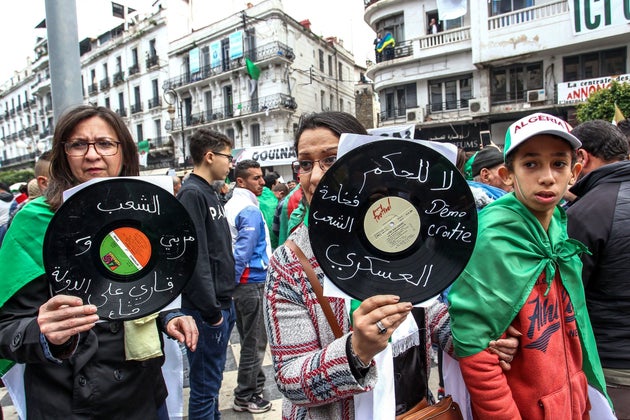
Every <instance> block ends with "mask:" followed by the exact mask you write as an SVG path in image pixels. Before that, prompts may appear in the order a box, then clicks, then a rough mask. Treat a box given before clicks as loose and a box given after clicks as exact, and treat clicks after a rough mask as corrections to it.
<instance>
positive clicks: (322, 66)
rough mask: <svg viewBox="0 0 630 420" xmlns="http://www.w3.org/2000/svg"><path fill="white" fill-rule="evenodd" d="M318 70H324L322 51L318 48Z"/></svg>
mask: <svg viewBox="0 0 630 420" xmlns="http://www.w3.org/2000/svg"><path fill="white" fill-rule="evenodd" d="M319 71H321V72H322V73H323V72H324V51H322V50H319Z"/></svg>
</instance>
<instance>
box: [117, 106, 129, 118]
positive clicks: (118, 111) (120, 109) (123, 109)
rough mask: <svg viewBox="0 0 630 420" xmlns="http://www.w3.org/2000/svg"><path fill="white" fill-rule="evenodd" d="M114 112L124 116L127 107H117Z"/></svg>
mask: <svg viewBox="0 0 630 420" xmlns="http://www.w3.org/2000/svg"><path fill="white" fill-rule="evenodd" d="M116 114H118V115H120V116H121V117H126V116H127V108H119V109H117V110H116Z"/></svg>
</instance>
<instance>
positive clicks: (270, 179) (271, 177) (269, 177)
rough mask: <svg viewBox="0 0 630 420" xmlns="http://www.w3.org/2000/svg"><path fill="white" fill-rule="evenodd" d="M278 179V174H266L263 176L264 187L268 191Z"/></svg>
mask: <svg viewBox="0 0 630 420" xmlns="http://www.w3.org/2000/svg"><path fill="white" fill-rule="evenodd" d="M279 178H280V174H278V173H277V172H268V173H266V174H265V176H263V179H264V180H265V187H267V188H269V189H271V188H273V186H274V184H275V183H276V181H277V180H278V179H279Z"/></svg>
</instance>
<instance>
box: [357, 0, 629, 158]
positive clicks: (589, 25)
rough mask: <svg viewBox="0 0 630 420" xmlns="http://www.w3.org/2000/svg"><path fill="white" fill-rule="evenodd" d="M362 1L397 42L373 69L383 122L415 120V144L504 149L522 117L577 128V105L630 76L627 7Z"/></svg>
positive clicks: (516, 0)
mask: <svg viewBox="0 0 630 420" xmlns="http://www.w3.org/2000/svg"><path fill="white" fill-rule="evenodd" d="M364 3H365V14H364V18H365V21H366V22H367V23H368V24H369V25H370V26H371V27H372V28H373V29H374V30H375V31H377V32H380V33H381V34H383V36H384V35H385V34H387V33H390V34H392V36H393V37H394V39H395V46H393V47H390V48H391V49H390V50H389V52H388V53H387V54H385V51H383V52H382V53H381V54H378V53H376V52H375V54H376V57H375V58H376V60H375V61H376V63H375V64H374V65H373V66H370V67H369V68H368V71H367V75H368V77H370V78H371V79H372V80H374V88H375V91H376V93H377V95H378V97H379V99H380V107H381V108H380V112H379V120H378V125H379V126H388V125H399V124H409V123H413V124H415V127H416V137H418V138H423V139H429V140H437V141H448V142H452V143H455V144H457V145H458V146H461V147H463V148H465V149H467V150H476V149H478V148H479V146H480V145H481V144H482V143H484V144H485V143H487V142H489V141H493V142H494V143H495V144H499V145H501V144H503V142H504V139H503V138H504V135H505V131H506V129H507V127H508V125H509V124H510V123H511V122H513V121H515V120H516V119H518V118H520V117H522V116H524V115H527V114H529V113H533V112H538V111H540V112H548V113H551V114H555V115H558V116H561V117H562V118H565V119H567V120H568V121H569V122H570V123H572V124H576V123H577V121H576V120H575V105H576V104H577V103H579V102H582V101H585V100H586V99H587V98H588V95H589V94H590V93H592V92H593V91H595V90H597V89H599V88H601V87H605V86H606V85H607V84H609V83H610V80H612V79H617V80H620V81H628V80H630V78H629V77H628V73H630V71H629V70H628V58H629V57H628V47H629V46H630V36H629V35H630V34H629V32H630V29H629V28H630V26H628V23H630V11H629V10H626V9H624V7H625V8H627V5H625V6H624V4H625V3H624V2H623V1H610V2H590V1H587V0H571V1H567V0H492V1H488V2H482V3H476V2H470V1H469V2H464V3H467V7H466V10H462V12H460V13H457V12H456V11H454V10H442V11H440V10H438V7H437V2H436V1H435V0H427V1H411V0H364ZM452 3H457V2H452ZM600 3H601V4H600ZM479 6H480V7H479ZM462 13H463V14H462ZM441 14H442V16H441ZM458 14H461V16H459V17H456V18H452V19H447V18H445V17H448V18H450V17H452V16H453V15H458ZM444 16H445V17H444ZM432 18H434V19H436V22H437V27H436V29H435V30H433V28H430V22H431V19H432Z"/></svg>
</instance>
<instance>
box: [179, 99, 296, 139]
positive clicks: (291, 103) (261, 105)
mask: <svg viewBox="0 0 630 420" xmlns="http://www.w3.org/2000/svg"><path fill="white" fill-rule="evenodd" d="M296 109H297V103H296V102H295V98H293V97H292V96H289V95H285V94H282V93H278V94H275V95H269V96H264V97H262V98H258V99H255V100H253V101H247V102H241V103H239V104H237V105H234V106H231V107H220V108H217V109H214V110H211V111H203V112H198V113H195V114H190V115H189V116H187V117H186V118H185V119H184V127H195V126H197V125H202V124H209V123H212V122H215V121H221V120H226V119H229V118H236V117H243V116H246V115H254V114H256V113H263V112H268V111H274V110H285V111H289V112H293V111H295V110H296ZM181 129H182V126H181V120H180V118H175V119H174V120H173V126H172V127H171V131H173V130H181Z"/></svg>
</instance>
